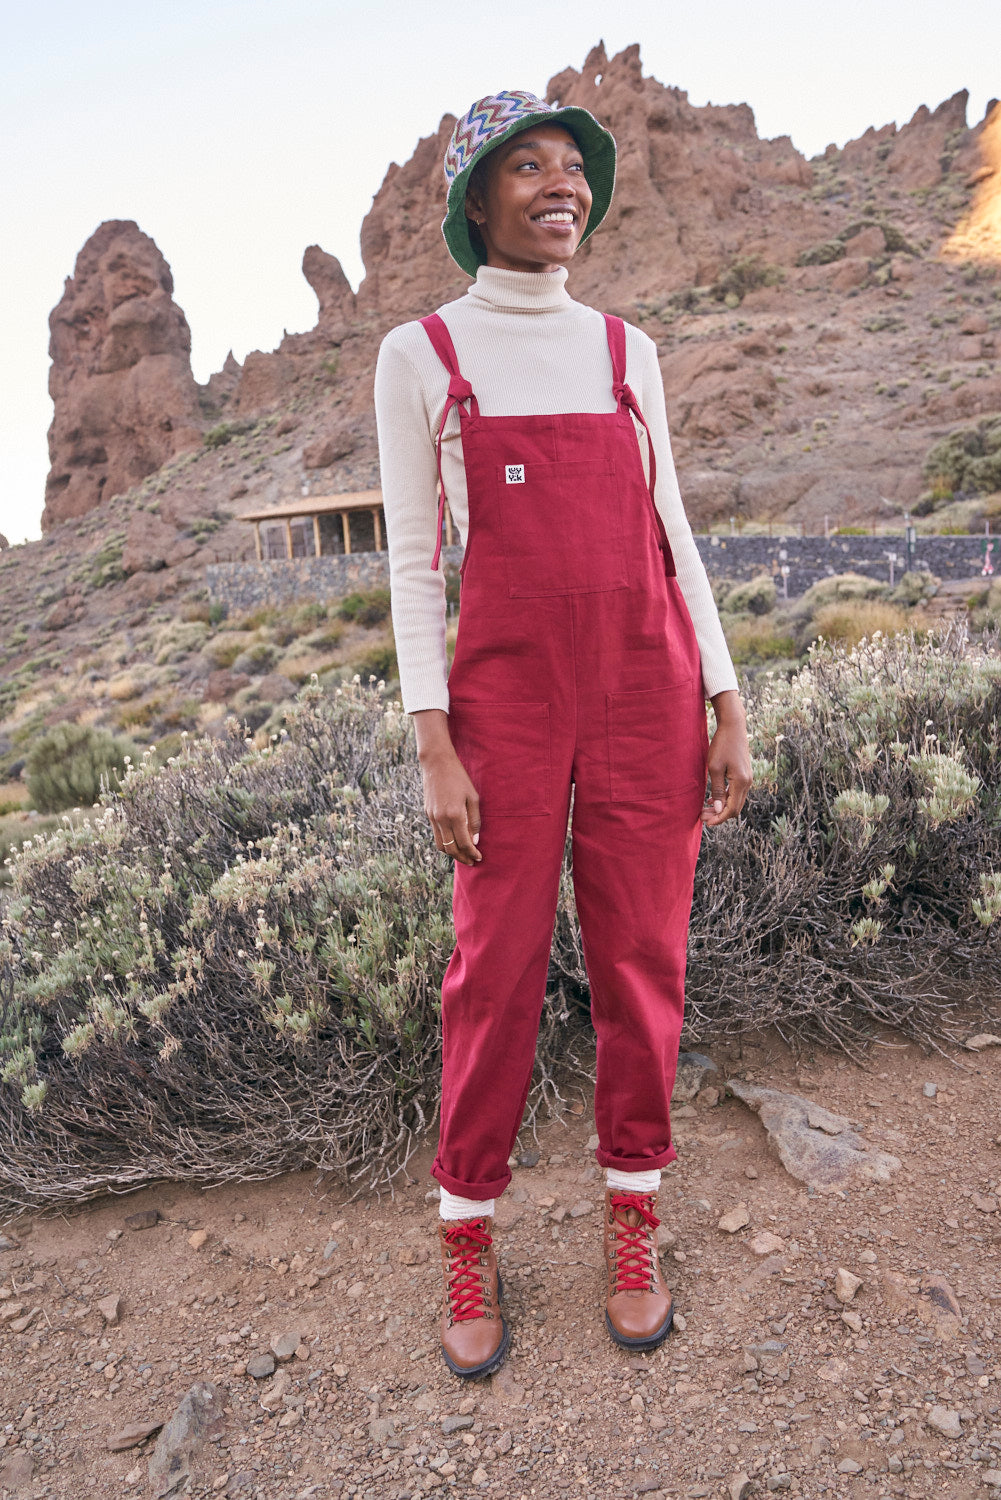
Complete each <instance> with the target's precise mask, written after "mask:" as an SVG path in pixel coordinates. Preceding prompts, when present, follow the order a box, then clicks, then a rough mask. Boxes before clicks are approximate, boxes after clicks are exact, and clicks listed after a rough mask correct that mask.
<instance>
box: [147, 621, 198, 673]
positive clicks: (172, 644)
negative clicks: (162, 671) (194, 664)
mask: <svg viewBox="0 0 1001 1500" xmlns="http://www.w3.org/2000/svg"><path fill="white" fill-rule="evenodd" d="M208 634H209V628H208V626H207V625H206V624H205V623H204V621H202V620H173V621H171V623H170V624H169V625H164V626H162V628H161V629H160V630H158V631H157V633H156V637H155V640H154V642H153V660H154V661H155V662H156V664H157V666H158V667H164V666H167V665H168V664H169V663H170V662H178V661H183V660H184V658H185V657H186V656H190V655H191V654H192V652H195V651H200V650H201V649H202V647H203V646H204V645H205V642H206V641H207V639H208Z"/></svg>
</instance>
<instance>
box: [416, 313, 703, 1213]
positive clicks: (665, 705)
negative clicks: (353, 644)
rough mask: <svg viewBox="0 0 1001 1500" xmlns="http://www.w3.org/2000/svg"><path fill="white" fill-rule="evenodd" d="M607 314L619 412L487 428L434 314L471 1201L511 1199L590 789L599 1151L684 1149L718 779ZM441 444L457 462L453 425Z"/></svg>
mask: <svg viewBox="0 0 1001 1500" xmlns="http://www.w3.org/2000/svg"><path fill="white" fill-rule="evenodd" d="M605 322H606V326H607V333H608V347H609V351H610V354H611V366H610V370H609V374H610V376H611V379H612V389H613V391H614V393H615V396H616V400H617V409H616V410H615V411H614V412H610V413H607V414H605V413H598V414H592V413H571V414H568V415H558V416H522V417H483V416H480V413H479V408H478V406H477V402H476V397H475V395H474V394H473V391H472V388H471V387H470V385H469V383H468V381H466V380H464V379H463V377H462V375H461V374H460V372H459V367H458V363H457V361H456V355H455V349H454V346H453V344H452V340H451V337H450V335H449V333H448V330H447V328H446V327H445V324H444V322H443V321H442V319H441V318H439V317H438V315H437V314H434V315H432V316H431V317H429V318H425V319H424V320H423V326H424V328H425V329H426V331H427V334H428V337H429V338H430V340H431V343H432V344H433V346H434V348H435V351H436V352H437V354H438V356H439V357H440V359H441V361H442V363H443V364H444V365H445V368H446V369H447V370H448V373H449V376H450V382H449V396H448V401H447V402H446V406H445V411H444V413H443V416H442V426H444V421H445V417H447V415H448V411H449V409H450V407H451V406H453V405H456V406H458V408H459V416H460V420H461V434H462V453H463V460H464V465H465V471H466V486H467V490H468V495H469V525H468V534H467V537H466V548H465V559H464V562H463V565H462V604H461V614H460V621H459V633H458V640H457V644H456V651H455V661H454V664H453V666H452V670H451V673H450V675H449V694H450V709H449V728H450V732H451V737H452V742H453V744H454V746H455V749H456V752H457V754H458V756H459V759H460V760H461V761H462V764H463V766H464V767H465V769H466V771H467V772H468V774H469V776H470V779H471V780H472V782H473V785H474V786H475V787H476V790H477V792H478V793H479V796H480V808H481V817H482V826H481V833H480V842H479V848H480V851H481V853H482V855H483V860H482V863H480V864H478V865H476V866H465V865H456V867H455V887H454V893H453V913H454V918H455V932H456V945H455V951H454V952H453V954H452V957H451V960H450V962H449V965H448V969H447V971H446V974H445V980H444V984H443V986H442V1033H443V1065H442V1101H441V1133H440V1140H439V1145H438V1154H437V1157H436V1158H435V1163H434V1166H433V1167H432V1173H433V1175H434V1176H435V1177H436V1178H437V1179H438V1181H439V1182H440V1183H442V1184H443V1185H444V1186H445V1187H446V1188H448V1190H449V1191H450V1192H453V1193H459V1194H461V1195H462V1196H463V1197H468V1198H478V1199H483V1198H491V1197H494V1196H495V1195H496V1194H497V1193H499V1192H501V1191H502V1190H503V1189H504V1188H505V1187H506V1186H507V1184H508V1182H510V1180H511V1172H510V1169H509V1168H508V1164H507V1161H508V1156H509V1155H510V1153H511V1149H512V1147H513V1145H514V1142H515V1138H516V1135H517V1132H518V1129H519V1127H520V1125H521V1119H522V1114H523V1112H524V1108H525V1101H526V1099H527V1096H528V1090H529V1085H530V1083H531V1078H532V1070H533V1065H534V1059H535V1046H536V1040H537V1036H538V1028H539V1018H540V1014H541V1009H542V1003H543V1000H544V997H545V985H546V973H547V968H548V964H549V953H550V947H551V944H552V936H553V925H554V921H555V915H556V903H557V896H558V890H559V878H560V868H561V862H562V856H563V849H564V843H565V839H566V832H567V818H568V814H569V810H570V794H571V789H572V791H573V880H574V892H575V896H576V901H577V913H578V917H579V919H580V928H581V935H582V938H583V944H584V958H585V962H586V964H587V972H588V977H589V980H590V985H591V1015H592V1019H593V1022H594V1028H595V1032H596V1034H597V1048H598V1059H597V1080H596V1087H595V1101H594V1109H595V1124H596V1128H597V1132H598V1140H599V1147H598V1153H597V1157H598V1161H599V1162H600V1163H601V1165H602V1166H606V1167H617V1168H619V1169H620V1170H623V1171H640V1170H644V1169H647V1168H650V1167H660V1166H663V1165H664V1164H665V1163H667V1162H669V1161H673V1160H674V1156H675V1151H674V1147H673V1146H672V1144H671V1127H670V1120H669V1103H670V1098H671V1090H672V1087H673V1084H674V1075H675V1070H676V1067H677V1056H678V1041H679V1037H680V1032H681V1022H682V1012H683V1008H684V977H685V955H686V945H687V937H688V921H689V916H690V912H691V903H692V882H693V878H694V873H695V862H696V858H697V855H698V849H699V840H700V836H701V831H702V824H701V816H700V815H701V811H702V807H703V802H704V798H705V788H706V756H707V750H708V744H707V734H706V715H705V700H704V697H703V688H702V672H701V664H700V659H699V649H698V645H697V642H696V639H695V632H694V630H693V628H692V622H691V618H690V616H689V614H688V609H687V607H686V605H685V601H684V599H683V597H682V594H681V590H680V588H679V586H678V582H677V579H676V578H675V576H674V571H675V570H674V563H673V559H672V557H671V551H670V546H669V544H668V541H667V536H666V534H665V532H664V526H663V522H662V521H661V518H660V516H659V514H658V513H657V511H656V508H655V506H654V504H653V499H652V493H653V483H654V469H653V456H652V450H651V482H650V489H649V490H648V489H647V484H646V479H645V476H644V473H643V464H642V459H641V456H640V449H639V443H638V440H637V434H636V429H635V427H634V425H633V417H632V415H631V413H632V412H635V414H636V416H637V418H638V419H639V420H640V421H641V422H642V420H643V418H642V415H641V413H640V411H639V408H638V406H637V404H636V400H635V397H634V396H633V394H632V392H631V391H630V389H629V387H628V386H627V385H626V384H625V366H626V355H625V330H624V327H623V324H622V321H621V319H618V318H611V317H606V319H605ZM467 405H468V410H467V409H466V408H467ZM438 443H439V472H440V445H441V436H440V433H439V438H438ZM443 505H444V494H442V506H443ZM439 538H440V527H439ZM439 550H440V540H439ZM437 561H438V553H437V552H436V554H435V565H437Z"/></svg>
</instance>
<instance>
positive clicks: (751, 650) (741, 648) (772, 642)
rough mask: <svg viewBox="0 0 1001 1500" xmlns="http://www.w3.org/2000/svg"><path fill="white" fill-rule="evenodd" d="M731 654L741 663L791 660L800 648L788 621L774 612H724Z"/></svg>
mask: <svg viewBox="0 0 1001 1500" xmlns="http://www.w3.org/2000/svg"><path fill="white" fill-rule="evenodd" d="M720 618H721V620H722V623H723V630H724V633H725V635H726V640H727V645H728V646H729V648H730V655H731V657H732V658H733V660H734V662H735V663H736V665H737V666H747V667H753V666H761V665H762V664H763V663H765V662H769V661H781V660H791V659H792V658H794V657H795V656H796V655H797V654H798V652H797V647H796V637H795V634H794V633H793V631H792V630H791V628H790V627H789V624H788V622H787V621H786V620H785V619H779V618H776V617H774V616H755V615H727V614H724V615H721V616H720Z"/></svg>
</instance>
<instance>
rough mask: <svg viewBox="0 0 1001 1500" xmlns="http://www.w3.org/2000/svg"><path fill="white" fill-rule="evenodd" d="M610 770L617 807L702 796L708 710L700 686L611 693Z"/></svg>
mask: <svg viewBox="0 0 1001 1500" xmlns="http://www.w3.org/2000/svg"><path fill="white" fill-rule="evenodd" d="M607 705H608V768H609V779H610V796H611V799H612V801H613V802H653V801H656V802H666V801H669V800H671V799H673V798H676V797H691V796H692V795H693V794H694V793H695V792H696V790H697V791H698V795H699V796H702V795H704V792H705V785H706V752H707V739H706V711H705V704H704V702H703V699H702V684H701V682H699V681H689V682H679V683H677V684H676V685H675V686H674V687H666V688H648V689H644V690H643V691H641V692H636V693H609V694H608V700H607Z"/></svg>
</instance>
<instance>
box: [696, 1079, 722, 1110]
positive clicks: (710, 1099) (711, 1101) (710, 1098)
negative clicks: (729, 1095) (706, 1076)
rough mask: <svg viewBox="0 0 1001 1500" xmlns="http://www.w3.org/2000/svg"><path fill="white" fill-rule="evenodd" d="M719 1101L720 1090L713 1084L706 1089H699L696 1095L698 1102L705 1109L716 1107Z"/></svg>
mask: <svg viewBox="0 0 1001 1500" xmlns="http://www.w3.org/2000/svg"><path fill="white" fill-rule="evenodd" d="M719 1101H720V1091H719V1089H714V1088H713V1087H712V1086H711V1085H710V1086H707V1087H706V1088H704V1089H699V1091H698V1093H697V1094H696V1095H695V1102H696V1104H699V1105H701V1106H702V1108H703V1109H715V1108H716V1106H717V1104H718V1103H719Z"/></svg>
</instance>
